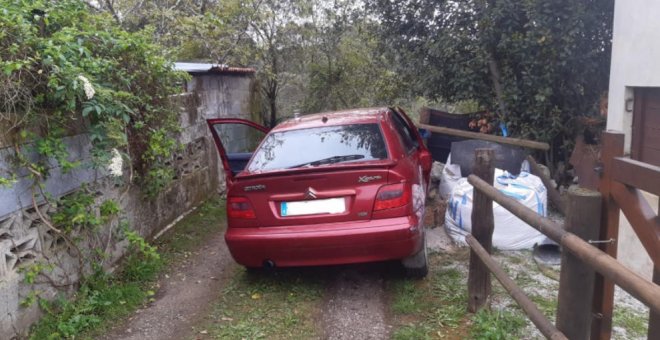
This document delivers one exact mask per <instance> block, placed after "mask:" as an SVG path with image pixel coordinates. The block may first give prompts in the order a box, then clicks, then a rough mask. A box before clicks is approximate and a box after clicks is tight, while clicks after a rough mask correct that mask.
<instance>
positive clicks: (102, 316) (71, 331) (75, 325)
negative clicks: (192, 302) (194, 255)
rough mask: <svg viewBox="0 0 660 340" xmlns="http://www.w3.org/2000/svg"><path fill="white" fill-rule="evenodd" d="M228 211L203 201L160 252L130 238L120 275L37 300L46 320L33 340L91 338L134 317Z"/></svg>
mask: <svg viewBox="0 0 660 340" xmlns="http://www.w3.org/2000/svg"><path fill="white" fill-rule="evenodd" d="M224 206H225V205H224V201H222V200H221V199H219V198H214V199H211V200H209V201H207V202H205V203H204V204H203V205H202V206H201V207H200V208H199V209H197V210H196V211H194V212H193V213H191V214H190V215H188V216H186V217H185V218H184V219H182V220H181V221H180V222H179V223H178V224H177V225H176V227H175V228H173V229H172V230H170V231H169V232H168V233H166V234H165V235H164V237H162V238H161V239H159V240H158V242H156V243H155V244H156V245H157V248H158V251H157V250H156V247H153V246H150V245H149V244H147V243H146V242H144V240H143V239H142V238H140V237H139V236H137V234H135V233H129V234H127V236H128V238H129V240H130V241H131V246H132V247H133V249H132V251H131V253H130V255H128V256H127V257H126V258H125V259H124V261H123V264H122V267H121V269H120V270H119V271H118V272H117V273H116V274H106V273H103V272H102V271H96V272H95V273H94V274H93V275H90V276H88V277H86V278H85V280H84V282H82V284H81V288H80V289H79V290H78V291H77V292H76V293H75V294H74V295H73V296H72V297H70V298H65V297H64V296H61V297H59V298H57V299H56V300H55V301H46V300H39V305H40V307H41V309H42V310H43V311H44V312H45V316H44V317H43V318H42V319H41V320H40V321H39V322H38V323H37V324H35V325H34V326H33V327H32V329H31V332H30V339H38V340H41V339H74V338H75V339H93V338H95V337H96V336H97V335H99V334H101V332H103V331H104V330H106V329H107V328H108V327H109V326H110V325H111V324H113V323H116V322H118V321H119V320H121V319H122V318H124V317H126V316H128V315H131V314H132V313H133V312H134V311H135V310H136V309H137V308H139V307H141V306H143V305H144V304H145V303H147V302H149V301H150V300H151V299H152V297H153V295H155V293H156V289H157V287H156V281H157V279H158V276H159V274H160V273H161V272H162V271H163V270H164V269H165V268H166V266H167V265H168V264H171V263H174V262H176V261H180V260H184V259H185V257H186V256H187V254H189V253H190V252H191V251H192V250H194V249H195V248H196V247H197V246H198V245H199V244H200V243H202V242H203V239H204V238H205V237H206V236H207V235H209V234H210V233H214V232H217V231H220V230H221V228H222V227H223V223H222V222H223V221H224V218H225V212H224Z"/></svg>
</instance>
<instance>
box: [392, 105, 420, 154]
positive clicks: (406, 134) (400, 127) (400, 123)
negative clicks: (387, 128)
mask: <svg viewBox="0 0 660 340" xmlns="http://www.w3.org/2000/svg"><path fill="white" fill-rule="evenodd" d="M392 121H393V123H394V128H395V130H396V131H397V134H398V135H399V137H400V139H401V143H402V144H403V148H404V150H405V151H406V152H407V153H410V152H412V151H413V150H414V149H415V148H417V142H416V141H415V137H414V135H413V134H412V132H411V131H410V128H409V127H408V124H406V122H405V121H404V120H403V118H401V116H399V114H398V113H397V112H392Z"/></svg>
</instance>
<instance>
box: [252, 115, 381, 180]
mask: <svg viewBox="0 0 660 340" xmlns="http://www.w3.org/2000/svg"><path fill="white" fill-rule="evenodd" d="M342 156H352V157H348V158H346V159H345V160H341V163H346V162H364V161H369V160H380V159H387V148H386V146H385V141H384V139H383V134H382V133H381V131H380V126H379V125H378V124H353V125H339V126H324V127H318V128H310V129H299V130H289V131H282V132H275V133H272V134H270V135H268V137H266V139H265V140H264V142H263V143H262V144H261V146H260V147H259V149H258V150H257V151H256V152H255V153H254V157H253V158H252V161H251V162H250V164H249V165H248V171H250V172H255V171H264V170H276V169H286V168H291V167H296V166H299V165H301V164H307V163H313V162H316V161H319V160H325V159H328V158H330V157H342ZM324 165H325V164H324Z"/></svg>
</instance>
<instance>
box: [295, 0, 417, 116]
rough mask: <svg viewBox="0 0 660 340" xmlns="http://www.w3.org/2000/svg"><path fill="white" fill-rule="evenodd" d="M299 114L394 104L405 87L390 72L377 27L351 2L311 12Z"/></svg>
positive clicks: (339, 2) (396, 76)
mask: <svg viewBox="0 0 660 340" xmlns="http://www.w3.org/2000/svg"><path fill="white" fill-rule="evenodd" d="M316 13H317V15H316V16H315V20H314V22H313V29H314V31H313V35H312V39H311V40H312V42H311V44H310V50H311V51H310V61H309V66H308V71H307V72H308V79H309V80H308V84H307V87H306V93H307V95H306V96H305V102H304V109H305V110H306V111H308V112H309V111H311V112H316V111H321V110H337V109H343V108H350V107H365V106H374V105H388V104H394V103H395V101H396V100H397V98H399V97H401V96H403V95H405V94H404V93H405V92H406V91H405V90H406V88H407V87H406V86H405V84H404V83H403V81H402V80H401V79H400V78H399V77H398V75H397V74H396V73H395V72H393V71H392V70H391V69H390V65H389V63H388V61H387V59H386V58H385V51H384V50H383V49H381V44H380V41H379V37H378V35H377V31H378V23H377V22H376V21H374V20H372V19H371V18H369V17H368V16H366V15H365V12H364V10H363V9H362V8H360V7H359V6H357V5H356V4H355V3H354V2H352V1H345V0H336V1H333V2H332V3H331V4H326V6H319V7H318V8H317V9H316Z"/></svg>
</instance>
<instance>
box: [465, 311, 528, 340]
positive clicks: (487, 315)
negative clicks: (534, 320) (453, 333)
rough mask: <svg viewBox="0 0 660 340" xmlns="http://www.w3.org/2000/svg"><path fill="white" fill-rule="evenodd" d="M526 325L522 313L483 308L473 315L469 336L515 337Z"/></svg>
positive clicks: (490, 339) (500, 339)
mask: <svg viewBox="0 0 660 340" xmlns="http://www.w3.org/2000/svg"><path fill="white" fill-rule="evenodd" d="M526 325H527V322H526V319H525V316H524V314H522V313H520V312H517V313H516V312H510V311H490V310H487V309H483V310H481V311H479V312H478V313H476V314H475V315H474V317H473V324H472V329H471V330H470V338H472V339H478V340H506V339H517V338H519V337H520V335H521V331H522V329H523V328H524V327H525V326H526Z"/></svg>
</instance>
